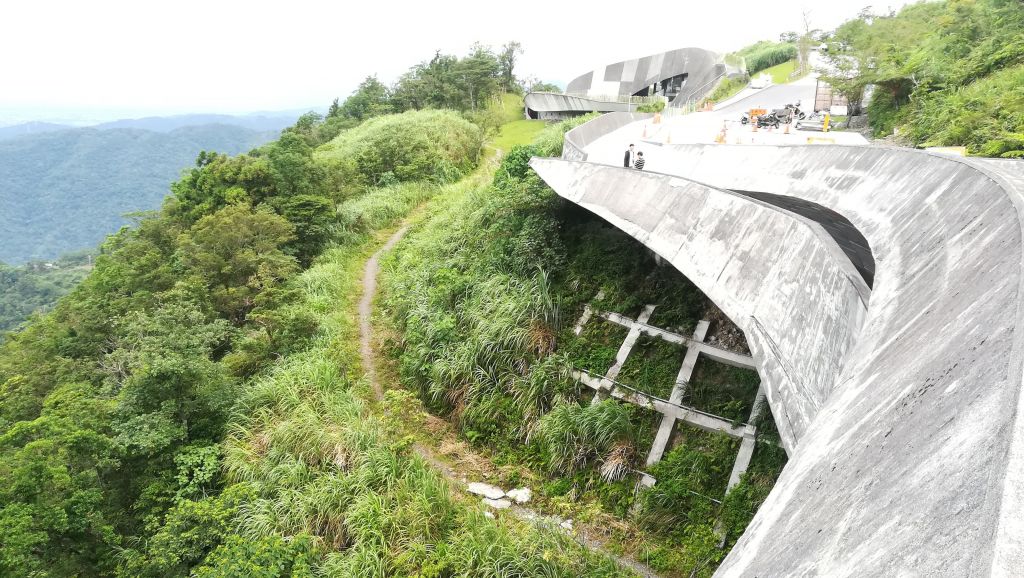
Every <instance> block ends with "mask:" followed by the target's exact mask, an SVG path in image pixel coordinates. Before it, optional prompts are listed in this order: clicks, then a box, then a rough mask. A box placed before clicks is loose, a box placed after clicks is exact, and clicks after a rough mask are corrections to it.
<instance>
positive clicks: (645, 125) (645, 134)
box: [644, 123, 647, 138]
mask: <svg viewBox="0 0 1024 578" xmlns="http://www.w3.org/2000/svg"><path fill="white" fill-rule="evenodd" d="M644 138H647V124H646V123H645V124H644Z"/></svg>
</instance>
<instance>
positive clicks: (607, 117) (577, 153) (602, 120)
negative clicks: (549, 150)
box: [562, 112, 654, 165]
mask: <svg viewBox="0 0 1024 578" xmlns="http://www.w3.org/2000/svg"><path fill="white" fill-rule="evenodd" d="M653 117H654V115H653V114H650V113H645V112H630V113H616V114H602V115H601V116H599V117H597V118H595V119H594V120H592V121H590V122H585V123H583V124H581V125H580V126H578V127H576V128H574V129H572V130H570V131H569V132H567V133H565V144H564V145H563V146H562V158H564V159H567V160H574V161H585V160H587V153H586V152H585V149H586V148H587V147H588V146H590V145H591V144H592V143H593V142H594V141H596V140H597V139H599V138H601V137H603V136H604V135H606V134H608V133H609V132H612V131H614V130H617V129H620V128H622V127H624V126H626V125H627V124H631V123H634V122H638V121H643V120H648V119H650V118H653ZM628 145H629V143H626V144H625V145H623V147H622V150H623V152H625V150H626V148H627V147H628ZM620 157H621V155H620ZM619 164H620V165H621V164H622V159H621V158H619Z"/></svg>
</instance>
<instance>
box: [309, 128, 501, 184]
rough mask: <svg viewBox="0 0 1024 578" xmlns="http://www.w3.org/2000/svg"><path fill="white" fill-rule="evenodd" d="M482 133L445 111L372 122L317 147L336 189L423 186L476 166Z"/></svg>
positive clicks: (451, 177)
mask: <svg viewBox="0 0 1024 578" xmlns="http://www.w3.org/2000/svg"><path fill="white" fill-rule="evenodd" d="M482 144H483V131H481V130H480V128H479V127H477V126H476V125H474V124H473V123H471V122H469V121H468V120H466V119H464V118H462V117H461V116H460V115H459V114H458V113H455V112H452V111H446V110H423V111H415V112H406V113H402V114H392V115H385V116H379V117H375V118H372V119H370V120H367V121H366V122H364V123H363V124H361V125H359V126H358V127H356V128H353V129H350V130H347V131H344V132H342V133H341V134H339V135H338V136H337V137H336V138H335V139H334V140H332V141H331V142H329V143H327V144H325V145H323V146H322V147H320V148H319V149H318V150H317V152H316V158H317V159H319V160H320V161H321V162H323V163H325V164H326V165H327V166H328V168H329V171H330V172H331V173H333V175H332V178H333V180H334V182H336V183H345V184H349V186H350V183H352V182H356V183H358V184H361V185H380V184H387V183H388V182H389V181H390V182H404V181H414V180H426V181H431V182H436V183H445V182H453V181H455V180H457V179H459V178H461V177H462V176H463V175H465V174H467V173H468V172H469V171H470V170H471V169H472V168H473V167H474V166H475V165H476V162H477V159H478V158H479V155H480V147H481V146H482Z"/></svg>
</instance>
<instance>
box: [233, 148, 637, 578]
mask: <svg viewBox="0 0 1024 578" xmlns="http://www.w3.org/2000/svg"><path fill="white" fill-rule="evenodd" d="M506 138H507V139H509V140H514V138H515V137H510V136H508V135H506ZM492 173H493V167H484V168H482V169H481V170H478V171H477V172H475V173H474V174H473V175H471V176H470V177H468V178H466V179H464V180H463V181H461V182H459V183H456V184H454V185H449V186H445V187H441V188H440V189H435V191H433V192H437V194H438V196H437V198H438V199H439V200H444V199H450V198H453V197H460V196H462V195H465V194H466V193H467V192H468V191H470V190H473V189H476V188H477V187H479V186H481V185H482V184H483V183H486V182H489V181H490V179H491V176H492ZM373 194H374V193H371V195H373ZM376 194H377V195H378V196H379V197H381V198H380V199H378V201H379V202H380V203H383V204H391V203H392V202H393V201H392V199H391V198H390V197H393V196H394V191H389V190H387V189H381V190H379V191H378V192H377V193H376ZM426 196H429V195H427V194H424V195H422V196H421V195H409V196H408V202H406V203H404V204H403V205H402V206H401V207H400V208H399V210H390V211H384V212H380V211H373V210H369V209H367V208H366V207H367V206H373V205H375V204H376V202H375V201H374V200H373V199H365V198H364V199H359V200H357V201H353V202H354V203H361V204H363V205H364V210H366V212H368V213H370V214H378V215H381V217H380V218H378V219H375V221H374V222H373V223H372V227H371V228H372V229H374V230H376V233H375V234H374V235H373V236H372V237H370V238H366V239H363V240H361V241H359V242H357V243H355V244H353V245H350V246H348V247H344V248H339V249H335V250H331V251H329V252H327V253H326V254H325V255H324V256H322V257H321V258H320V259H319V260H318V262H317V263H316V264H315V265H314V266H313V267H312V268H310V269H309V270H308V271H307V272H305V273H304V274H303V276H302V280H301V285H302V287H303V290H304V292H305V293H306V294H307V296H308V298H309V300H310V302H311V303H312V306H313V308H314V309H315V310H316V311H317V313H318V314H319V315H320V317H321V319H322V326H321V327H322V334H321V337H320V339H319V341H318V342H317V344H316V346H314V347H313V348H311V349H310V350H308V351H306V352H304V353H302V354H301V355H297V356H294V357H293V358H290V359H288V360H286V361H285V362H284V363H283V364H282V365H281V366H280V367H279V368H278V370H277V371H275V372H274V373H273V374H272V375H271V376H269V377H268V378H267V379H265V380H262V381H261V382H260V383H258V384H256V385H255V386H254V387H253V388H252V390H251V391H250V392H248V394H247V395H246V403H245V406H246V408H247V409H248V410H249V411H250V413H251V416H250V417H249V418H246V419H243V420H242V421H241V423H239V424H238V425H237V426H236V428H235V434H234V435H233V436H232V439H231V441H230V442H229V448H230V449H229V450H228V458H227V461H228V469H229V471H230V472H231V474H230V476H231V478H232V479H233V481H235V482H236V483H244V484H246V485H250V486H254V487H256V488H266V490H264V491H263V492H262V493H261V494H260V496H259V499H258V500H257V501H256V502H255V503H254V504H253V505H252V506H251V507H250V508H249V511H248V512H246V513H245V514H243V515H242V520H241V525H242V526H243V527H246V526H249V527H262V526H265V525H273V526H277V529H278V531H281V532H282V533H285V534H297V533H301V532H302V531H304V530H305V529H306V528H307V527H309V526H310V525H313V526H315V527H316V529H317V530H318V533H319V534H320V535H323V534H324V526H327V527H328V530H327V533H328V535H332V534H333V535H334V536H335V537H336V540H335V546H336V547H335V548H328V550H333V551H330V552H328V553H327V554H326V558H325V559H324V563H323V565H322V566H321V567H322V569H323V570H324V571H325V573H327V574H329V575H339V576H341V575H343V576H381V575H406V574H412V573H415V572H425V573H426V574H423V575H434V574H431V572H440V574H439V575H445V574H446V573H449V572H454V573H456V574H458V575H474V576H488V575H509V574H510V573H511V574H512V575H540V574H543V575H600V576H618V575H624V573H623V572H621V571H619V570H618V569H616V568H615V567H614V565H613V564H612V563H611V562H610V561H608V560H605V559H598V558H597V557H595V556H594V555H592V554H590V553H589V552H587V551H586V550H584V549H582V548H581V547H580V546H578V545H577V544H575V543H574V542H572V541H571V540H569V539H567V538H566V537H564V536H562V535H561V534H560V533H559V532H557V531H538V530H537V529H535V528H534V527H531V526H527V525H525V524H524V523H522V522H519V521H518V520H516V519H515V518H512V517H501V518H500V519H498V520H490V519H488V518H486V517H485V516H484V515H483V511H482V509H481V507H480V506H479V504H478V503H476V501H475V500H469V499H467V498H464V497H462V496H460V495H459V493H458V492H457V491H455V489H454V488H453V487H452V486H451V484H450V483H448V482H447V481H446V480H445V479H444V478H443V477H442V476H441V475H440V474H439V473H437V472H436V471H434V470H433V469H432V468H431V467H430V466H429V465H428V464H426V463H425V462H424V461H423V460H422V459H421V458H419V457H418V456H416V455H415V454H414V453H412V452H411V451H409V445H408V443H402V442H400V441H399V439H400V436H401V434H402V432H403V431H405V429H404V428H405V427H406V426H408V425H409V424H410V423H415V422H416V420H417V415H418V414H417V411H416V409H415V405H416V404H412V403H407V402H408V400H406V399H404V398H403V397H402V396H401V395H400V394H395V393H392V394H391V395H389V396H388V397H387V398H386V400H385V402H384V404H383V406H381V407H376V406H375V404H373V403H372V402H370V401H368V400H369V399H370V394H369V391H368V390H367V389H366V387H365V385H366V384H365V383H364V382H363V381H362V371H361V367H360V365H359V357H358V352H357V351H356V347H355V344H357V343H358V338H357V331H358V329H357V326H356V312H355V307H356V302H357V300H358V296H359V292H360V271H361V268H362V265H363V263H364V262H365V261H366V259H367V258H368V256H369V255H370V254H371V253H372V252H373V251H375V250H376V249H377V248H378V247H379V246H380V245H381V244H382V242H383V240H384V239H385V238H386V237H387V236H388V235H389V234H390V232H391V227H392V226H393V225H394V223H396V222H397V221H398V220H399V219H400V218H401V217H402V216H403V215H405V214H408V213H409V212H410V211H411V210H412V209H413V208H414V207H415V206H416V205H417V204H418V201H422V200H423V198H424V197H426ZM385 197H388V198H385ZM343 209H344V207H343ZM267 445H270V446H271V447H273V448H274V451H271V452H269V453H265V452H266V450H260V448H262V447H266V446H267ZM261 452H263V453H261ZM339 459H341V460H342V462H344V463H345V464H346V466H345V467H344V468H343V469H344V470H347V471H344V472H339V471H338V468H336V467H334V464H336V463H338V460H339ZM296 462H298V463H306V466H305V469H306V471H305V472H304V473H303V475H302V476H299V477H296V478H294V480H293V481H292V482H285V483H282V482H281V480H280V475H281V471H282V468H291V467H294V463H296ZM332 527H336V529H335V530H334V531H333V532H332V531H331V530H330V528H332ZM350 541H354V542H355V543H354V544H352V545H351V546H349V547H348V548H345V549H339V548H337V546H342V545H344V544H345V543H347V542H350ZM328 545H330V544H328Z"/></svg>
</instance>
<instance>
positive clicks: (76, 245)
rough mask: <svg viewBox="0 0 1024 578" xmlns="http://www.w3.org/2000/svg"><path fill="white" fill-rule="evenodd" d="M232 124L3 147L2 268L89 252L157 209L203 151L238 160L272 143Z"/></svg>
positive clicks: (26, 140)
mask: <svg viewBox="0 0 1024 578" xmlns="http://www.w3.org/2000/svg"><path fill="white" fill-rule="evenodd" d="M275 136H276V133H274V132H257V131H254V130H251V129H248V128H243V127H239V126H229V125H219V124H214V125H201V126H192V127H185V128H178V129H175V130H172V131H169V132H153V131H149V130H141V129H126V128H118V129H108V130H99V129H92V128H90V129H75V130H65V131H57V132H48V133H42V134H32V135H25V136H21V137H18V138H12V139H8V140H3V141H0V262H4V263H7V264H8V265H17V264H21V263H24V262H26V261H30V260H53V259H56V258H58V257H59V256H60V255H63V254H64V253H69V252H72V251H79V250H82V249H90V248H93V247H95V246H96V245H97V244H98V243H99V242H100V241H102V240H103V238H104V237H105V236H106V235H108V234H110V233H112V232H114V231H116V230H117V229H118V228H120V227H121V226H123V225H127V224H128V223H129V220H128V219H126V218H125V216H124V215H125V214H126V213H133V212H137V211H147V210H152V209H155V208H158V207H159V206H160V202H161V200H162V199H163V197H164V195H166V194H167V186H168V184H170V183H171V182H172V181H173V180H175V179H176V178H178V176H179V175H180V174H181V169H182V167H185V166H188V165H189V164H191V162H192V160H193V159H195V157H196V155H197V154H198V153H199V152H200V151H202V150H219V151H223V152H225V153H227V154H238V153H240V152H243V151H247V150H249V149H251V148H253V147H255V146H258V145H260V144H263V143H265V142H267V141H268V140H270V139H272V138H275Z"/></svg>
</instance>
